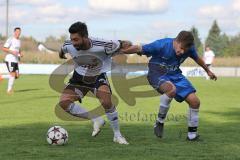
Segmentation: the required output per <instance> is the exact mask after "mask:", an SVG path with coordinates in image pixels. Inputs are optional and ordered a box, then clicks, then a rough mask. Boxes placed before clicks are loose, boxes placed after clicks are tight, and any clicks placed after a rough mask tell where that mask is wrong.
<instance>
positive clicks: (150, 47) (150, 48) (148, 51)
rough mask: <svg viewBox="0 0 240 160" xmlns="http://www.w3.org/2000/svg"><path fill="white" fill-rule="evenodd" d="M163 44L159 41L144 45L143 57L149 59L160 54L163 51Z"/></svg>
mask: <svg viewBox="0 0 240 160" xmlns="http://www.w3.org/2000/svg"><path fill="white" fill-rule="evenodd" d="M162 46H163V44H162V43H161V41H159V40H157V41H154V42H152V43H149V44H145V45H142V52H143V55H146V56H148V57H150V56H153V55H156V54H158V53H159V52H160V51H161V49H162Z"/></svg>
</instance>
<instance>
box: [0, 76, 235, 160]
mask: <svg viewBox="0 0 240 160" xmlns="http://www.w3.org/2000/svg"><path fill="white" fill-rule="evenodd" d="M190 80H191V81H192V83H193V85H194V86H195V87H196V89H197V95H198V96H199V98H200V100H201V110H200V127H199V133H200V135H201V138H202V140H203V141H202V142H193V143H191V142H187V141H186V140H185V139H186V133H187V122H186V112H187V108H188V107H187V104H186V103H177V102H175V101H173V103H172V105H171V109H170V111H169V116H168V120H167V122H166V124H165V134H164V138H163V139H158V138H156V137H155V136H154V135H153V125H154V116H153V115H154V114H156V113H157V111H158V105H159V97H147V98H137V99H136V105H135V106H129V105H128V104H126V103H125V102H124V101H123V100H121V99H119V105H118V111H119V119H120V125H121V131H122V133H123V134H124V135H125V137H126V138H127V140H128V141H129V142H130V145H128V146H121V145H118V144H114V143H113V142H112V138H113V135H112V131H111V129H110V126H109V123H107V125H105V126H104V128H103V130H102V132H101V133H100V134H99V135H98V137H96V138H92V137H91V131H92V124H91V122H89V121H84V122H83V121H74V122H72V121H63V120H60V119H59V118H57V116H56V115H55V112H54V108H55V105H56V103H57V102H58V99H59V93H57V92H55V91H53V90H51V89H50V87H49V84H48V76H40V75H39V76H37V75H23V76H22V77H21V78H20V79H19V80H17V81H16V83H15V93H14V95H11V96H8V95H6V92H5V90H6V86H7V81H3V82H1V84H0V159H1V160H8V159H9V160H10V159H11V160H12V159H17V160H20V159H21V160H22V159H34V160H36V159H39V160H45V159H46V160H48V159H51V160H67V159H69V160H72V159H80V160H92V159H93V160H101V159H102V160H117V159H119V160H143V159H149V160H165V159H167V160H175V159H181V160H192V159H201V160H208V159H211V160H213V159H216V160H221V159H222V160H235V159H236V160H237V159H240V154H239V151H240V98H239V97H240V79H239V78H219V80H217V81H216V82H213V81H206V80H205V79H204V78H191V79H190ZM145 89H146V90H147V89H150V87H149V86H143V87H137V88H135V90H145ZM113 93H114V94H115V95H116V96H117V97H119V96H118V95H117V94H116V92H115V91H113ZM83 105H84V106H87V107H88V108H89V109H90V108H94V106H96V105H98V101H97V100H95V99H93V98H89V97H86V99H84V102H83ZM105 119H106V117H105ZM53 125H61V126H63V127H64V128H65V129H66V130H67V131H68V133H69V143H68V144H67V145H65V146H50V145H48V144H47V142H46V132H47V130H48V128H50V127H51V126H53Z"/></svg>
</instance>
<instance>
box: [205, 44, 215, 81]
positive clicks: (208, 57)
mask: <svg viewBox="0 0 240 160" xmlns="http://www.w3.org/2000/svg"><path fill="white" fill-rule="evenodd" d="M214 58H215V54H214V52H213V51H212V50H211V49H210V47H209V46H206V49H205V52H204V54H203V60H204V62H205V63H206V65H207V66H208V68H210V67H211V66H212V63H213V61H214ZM205 77H206V79H207V80H209V76H208V75H207V73H206V74H205Z"/></svg>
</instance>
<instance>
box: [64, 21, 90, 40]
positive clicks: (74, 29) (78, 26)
mask: <svg viewBox="0 0 240 160" xmlns="http://www.w3.org/2000/svg"><path fill="white" fill-rule="evenodd" d="M68 31H69V33H71V34H73V33H78V34H79V35H80V36H82V37H88V29H87V25H86V24H85V23H82V22H76V23H73V24H72V25H71V26H70V28H69V29H68Z"/></svg>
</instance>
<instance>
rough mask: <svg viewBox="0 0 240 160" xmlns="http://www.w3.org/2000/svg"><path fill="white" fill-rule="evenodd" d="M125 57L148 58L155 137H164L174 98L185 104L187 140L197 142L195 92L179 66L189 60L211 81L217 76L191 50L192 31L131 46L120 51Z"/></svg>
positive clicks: (197, 110) (196, 101)
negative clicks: (155, 98) (155, 95)
mask: <svg viewBox="0 0 240 160" xmlns="http://www.w3.org/2000/svg"><path fill="white" fill-rule="evenodd" d="M123 52H124V53H125V54H132V53H137V54H139V55H146V56H148V57H151V59H150V61H149V64H148V67H149V71H148V75H147V78H148V81H149V83H150V85H151V86H152V87H153V88H154V89H156V90H157V91H158V92H159V93H160V94H162V95H161V96H160V108H159V113H158V118H157V121H156V124H155V126H154V134H155V135H156V136H157V137H160V138H161V137H162V136H163V128H164V120H165V118H166V115H167V112H168V110H169V107H170V103H171V101H172V99H173V98H174V99H175V100H176V101H178V102H183V101H185V102H187V103H188V105H189V111H188V134H187V140H189V141H195V140H198V139H199V134H198V133H197V128H198V122H199V115H198V114H199V107H200V100H199V98H198V97H197V95H196V94H195V92H196V89H195V88H194V87H193V86H192V84H191V83H190V81H188V80H187V79H186V77H185V76H184V75H182V71H181V70H180V68H179V67H180V65H181V63H183V62H184V60H185V59H186V58H188V57H190V58H192V59H193V60H194V61H195V62H196V63H197V64H198V65H200V66H201V67H202V68H203V69H204V70H205V71H206V73H207V74H208V76H209V77H210V78H211V79H212V80H217V77H216V75H215V74H214V73H213V72H211V71H210V70H209V68H208V67H207V65H206V64H205V63H204V61H203V60H202V59H201V58H200V57H199V56H198V54H197V52H196V49H195V47H194V37H193V35H192V33H191V32H188V31H181V32H180V33H179V34H178V35H177V37H176V38H164V39H159V40H156V41H154V42H152V43H149V44H146V45H142V46H140V45H133V46H131V47H129V48H128V49H125V50H123Z"/></svg>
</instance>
